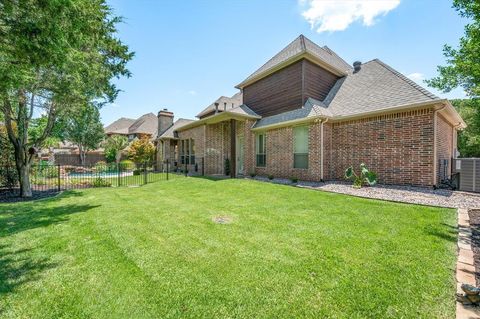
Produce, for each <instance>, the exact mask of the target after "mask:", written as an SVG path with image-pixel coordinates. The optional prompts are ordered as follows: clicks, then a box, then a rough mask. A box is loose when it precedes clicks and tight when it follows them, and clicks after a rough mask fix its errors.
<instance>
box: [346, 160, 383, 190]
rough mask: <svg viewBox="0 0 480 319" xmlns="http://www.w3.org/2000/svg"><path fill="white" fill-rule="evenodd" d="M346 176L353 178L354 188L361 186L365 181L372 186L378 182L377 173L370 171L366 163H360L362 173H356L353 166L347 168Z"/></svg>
mask: <svg viewBox="0 0 480 319" xmlns="http://www.w3.org/2000/svg"><path fill="white" fill-rule="evenodd" d="M345 178H346V179H350V180H353V187H354V188H361V187H362V186H363V185H364V184H365V183H366V184H368V185H370V186H373V185H375V184H376V183H377V174H376V173H375V172H372V171H370V170H369V169H368V168H367V166H366V165H365V164H364V163H362V164H360V174H357V173H355V170H354V169H353V166H350V167H349V168H347V169H346V170H345Z"/></svg>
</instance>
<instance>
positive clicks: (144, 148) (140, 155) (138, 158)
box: [128, 137, 155, 165]
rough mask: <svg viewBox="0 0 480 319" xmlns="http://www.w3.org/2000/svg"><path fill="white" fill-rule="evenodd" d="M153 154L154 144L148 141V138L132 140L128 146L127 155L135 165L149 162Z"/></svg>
mask: <svg viewBox="0 0 480 319" xmlns="http://www.w3.org/2000/svg"><path fill="white" fill-rule="evenodd" d="M154 155H155V146H154V145H153V143H152V142H150V139H149V138H145V137H144V138H141V139H137V140H134V141H133V142H132V143H131V144H130V147H129V148H128V156H129V157H130V159H131V160H132V161H134V162H135V163H136V164H137V165H138V164H141V163H145V162H149V161H151V160H152V159H153V156H154Z"/></svg>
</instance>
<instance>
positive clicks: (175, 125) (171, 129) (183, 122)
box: [159, 119, 195, 139]
mask: <svg viewBox="0 0 480 319" xmlns="http://www.w3.org/2000/svg"><path fill="white" fill-rule="evenodd" d="M192 122H195V121H194V120H188V119H178V120H176V121H175V123H173V125H172V126H170V127H169V128H168V129H167V130H166V131H165V132H163V134H162V135H160V137H159V138H160V139H163V138H176V137H175V131H176V130H177V129H179V128H180V127H182V126H184V125H187V124H189V123H192Z"/></svg>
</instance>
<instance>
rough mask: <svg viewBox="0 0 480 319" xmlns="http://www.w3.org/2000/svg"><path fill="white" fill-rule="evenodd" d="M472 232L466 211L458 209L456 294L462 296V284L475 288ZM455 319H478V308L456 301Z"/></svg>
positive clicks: (479, 312)
mask: <svg viewBox="0 0 480 319" xmlns="http://www.w3.org/2000/svg"><path fill="white" fill-rule="evenodd" d="M471 243H472V230H471V229H470V217H469V216H468V210H467V209H464V208H459V209H458V259H457V267H456V269H457V275H456V279H457V294H462V295H463V290H462V289H461V286H462V284H469V285H472V286H476V280H475V263H474V260H473V250H472V245H471ZM456 303H457V309H456V314H457V315H456V317H457V319H474V318H480V310H479V309H478V308H475V307H472V306H467V305H464V304H462V303H461V302H459V301H458V300H457V302H456Z"/></svg>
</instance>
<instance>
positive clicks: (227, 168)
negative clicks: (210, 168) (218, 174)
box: [224, 158, 230, 175]
mask: <svg viewBox="0 0 480 319" xmlns="http://www.w3.org/2000/svg"><path fill="white" fill-rule="evenodd" d="M224 166H225V167H224V169H225V175H230V160H229V159H228V158H226V159H225V163H224Z"/></svg>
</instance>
